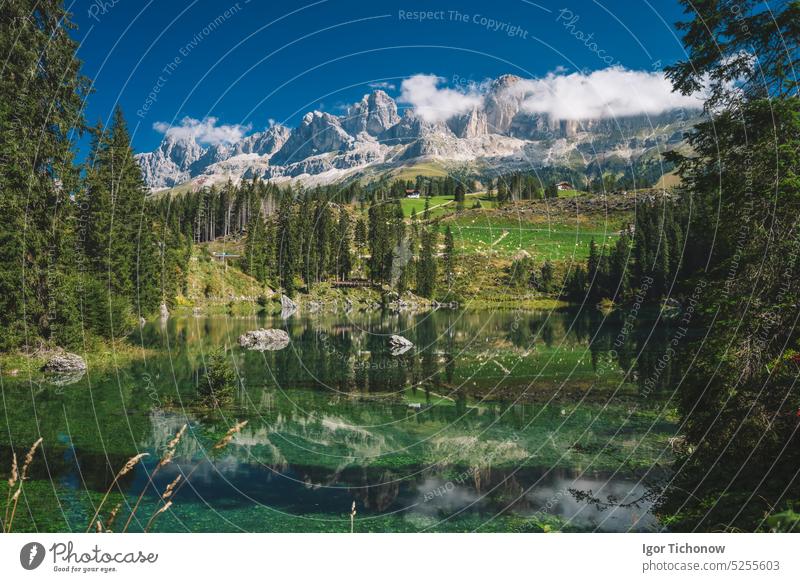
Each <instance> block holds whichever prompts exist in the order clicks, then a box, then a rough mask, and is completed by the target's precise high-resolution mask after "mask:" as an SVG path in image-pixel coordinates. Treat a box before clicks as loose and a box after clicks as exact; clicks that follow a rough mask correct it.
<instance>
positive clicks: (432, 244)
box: [417, 228, 437, 298]
mask: <svg viewBox="0 0 800 582" xmlns="http://www.w3.org/2000/svg"><path fill="white" fill-rule="evenodd" d="M435 253H436V230H435V229H433V228H426V229H425V230H423V231H422V248H421V250H420V260H419V265H418V269H417V293H418V294H419V295H421V296H422V297H427V298H432V297H433V294H434V292H435V291H436V271H437V265H436V254H435Z"/></svg>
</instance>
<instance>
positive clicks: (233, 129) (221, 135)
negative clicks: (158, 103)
mask: <svg viewBox="0 0 800 582" xmlns="http://www.w3.org/2000/svg"><path fill="white" fill-rule="evenodd" d="M217 121H218V119H217V118H216V117H206V118H205V119H203V120H198V119H194V118H192V117H184V118H183V119H181V124H180V125H175V126H170V125H169V124H168V123H164V122H163V121H157V122H155V123H154V124H153V129H155V130H156V131H157V132H159V133H163V134H164V135H168V136H170V137H176V138H190V137H193V138H194V139H195V140H196V141H197V142H198V143H202V144H209V145H220V144H226V145H230V144H232V143H236V142H238V141H239V140H241V139H242V138H243V137H244V136H245V134H246V133H247V132H249V131H250V130H251V129H252V126H251V125H249V124H248V125H239V124H234V125H228V124H224V123H223V124H220V125H217Z"/></svg>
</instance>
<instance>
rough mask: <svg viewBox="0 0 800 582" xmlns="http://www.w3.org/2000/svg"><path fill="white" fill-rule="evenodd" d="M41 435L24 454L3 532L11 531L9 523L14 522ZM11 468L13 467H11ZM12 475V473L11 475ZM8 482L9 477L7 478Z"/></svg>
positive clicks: (40, 442)
mask: <svg viewBox="0 0 800 582" xmlns="http://www.w3.org/2000/svg"><path fill="white" fill-rule="evenodd" d="M43 440H44V439H42V437H39V440H37V441H36V442H35V443H33V445H32V446H31V448H30V449H29V450H28V454H27V455H25V462H24V463H23V464H22V472H21V473H20V475H19V487H17V491H16V493H14V497H12V499H11V500H12V501H13V502H14V505H13V507H12V508H11V517H9V518H8V522H7V523H6V526H5V532H6V533H9V532H11V525H12V524H13V523H14V516H15V515H16V514H17V504H18V503H19V498H20V496H21V495H22V485H23V484H24V483H25V480H26V479H27V478H28V471H29V470H30V468H31V463H33V457H34V456H35V455H36V449H38V448H39V445H41V444H42V441H43ZM12 469H13V467H12ZM12 476H13V475H12ZM9 482H10V479H9ZM6 511H8V507H6Z"/></svg>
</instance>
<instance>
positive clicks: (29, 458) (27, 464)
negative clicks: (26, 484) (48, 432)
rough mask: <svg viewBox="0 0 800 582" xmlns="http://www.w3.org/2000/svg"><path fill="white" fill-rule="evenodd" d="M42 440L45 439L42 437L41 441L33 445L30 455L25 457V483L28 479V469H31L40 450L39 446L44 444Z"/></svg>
mask: <svg viewBox="0 0 800 582" xmlns="http://www.w3.org/2000/svg"><path fill="white" fill-rule="evenodd" d="M42 440H44V439H42V437H39V440H37V441H36V442H35V443H33V446H31V448H30V450H29V451H28V454H27V455H25V462H24V463H23V464H22V477H21V478H22V480H23V481H24V480H25V479H27V478H28V469H30V467H31V463H33V456H34V455H35V454H36V449H38V448H39V445H40V444H42Z"/></svg>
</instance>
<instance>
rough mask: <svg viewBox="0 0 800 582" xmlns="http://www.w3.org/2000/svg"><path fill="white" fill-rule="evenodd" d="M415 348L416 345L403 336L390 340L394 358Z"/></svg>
mask: <svg viewBox="0 0 800 582" xmlns="http://www.w3.org/2000/svg"><path fill="white" fill-rule="evenodd" d="M413 347H414V344H412V343H411V342H410V341H409V340H407V339H406V338H404V337H403V336H401V335H392V336H391V337H390V338H389V349H390V351H391V353H392V355H393V356H399V355H401V354H404V353H406V352H407V351H408V350H410V349H411V348H413Z"/></svg>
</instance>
